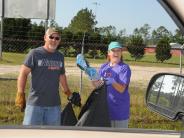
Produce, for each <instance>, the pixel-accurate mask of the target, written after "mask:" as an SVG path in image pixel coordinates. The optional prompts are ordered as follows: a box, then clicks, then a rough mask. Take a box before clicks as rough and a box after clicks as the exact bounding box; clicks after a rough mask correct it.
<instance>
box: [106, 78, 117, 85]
mask: <svg viewBox="0 0 184 138" xmlns="http://www.w3.org/2000/svg"><path fill="white" fill-rule="evenodd" d="M113 83H116V81H115V80H114V79H113V78H105V84H106V85H112V84H113Z"/></svg>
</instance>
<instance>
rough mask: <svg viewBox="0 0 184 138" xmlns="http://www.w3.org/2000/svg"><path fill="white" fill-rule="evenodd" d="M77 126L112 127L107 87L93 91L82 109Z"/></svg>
mask: <svg viewBox="0 0 184 138" xmlns="http://www.w3.org/2000/svg"><path fill="white" fill-rule="evenodd" d="M76 126H91V127H110V126H111V124H110V119H109V112H108V105H107V93H106V85H103V86H101V87H100V88H97V89H95V90H94V91H92V93H91V94H90V96H89V97H88V99H87V101H86V103H85V105H84V106H83V107H82V109H81V112H80V114H79V117H78V122H77V124H76Z"/></svg>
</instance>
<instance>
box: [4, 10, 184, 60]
mask: <svg viewBox="0 0 184 138" xmlns="http://www.w3.org/2000/svg"><path fill="white" fill-rule="evenodd" d="M97 23H98V22H97V21H96V18H95V15H94V14H93V12H92V10H89V9H88V8H85V9H81V10H80V11H78V13H77V14H76V15H75V16H74V17H73V19H72V20H71V22H70V24H69V25H68V26H67V27H61V26H59V25H58V24H57V23H56V22H55V21H54V20H51V21H50V23H49V26H54V27H56V28H57V29H58V30H60V32H61V37H62V41H61V44H60V48H59V49H60V50H61V51H62V52H63V53H64V54H65V56H76V54H78V53H79V52H80V51H81V45H82V41H83V40H84V44H85V49H84V50H85V52H84V53H87V56H88V57H95V58H98V57H104V56H105V55H106V52H107V45H108V43H110V42H111V41H119V42H120V43H122V44H123V45H124V46H125V47H126V48H127V51H128V52H129V53H130V55H131V57H132V58H134V59H135V60H139V59H141V58H142V57H143V56H144V48H145V47H146V46H147V45H156V46H157V47H156V59H157V60H158V61H161V62H163V61H164V60H167V59H169V58H171V54H170V50H171V47H170V45H169V43H170V42H177V43H179V44H183V43H184V37H183V35H182V33H181V32H180V31H179V29H176V30H175V32H174V33H172V32H171V31H169V30H167V29H166V28H165V27H164V26H159V27H158V28H156V29H153V30H152V31H151V26H150V25H149V24H144V25H143V26H141V27H139V28H135V29H134V31H133V33H132V34H130V35H127V34H126V29H125V28H123V29H121V30H120V31H117V29H116V27H115V26H112V25H109V26H105V27H96V25H97ZM3 26H4V28H3V30H4V31H3V36H4V39H3V51H6V52H28V51H29V50H30V49H31V48H34V47H38V46H40V45H42V44H43V36H44V32H45V22H43V21H41V22H40V23H39V24H38V23H35V22H31V20H30V19H9V18H5V19H4V21H3Z"/></svg>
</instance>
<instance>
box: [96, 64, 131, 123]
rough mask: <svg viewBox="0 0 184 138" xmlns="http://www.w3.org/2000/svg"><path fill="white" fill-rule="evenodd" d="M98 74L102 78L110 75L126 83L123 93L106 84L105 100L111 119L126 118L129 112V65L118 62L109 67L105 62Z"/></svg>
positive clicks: (117, 80)
mask: <svg viewBox="0 0 184 138" xmlns="http://www.w3.org/2000/svg"><path fill="white" fill-rule="evenodd" d="M99 74H100V76H101V77H103V78H104V79H105V78H109V77H111V78H114V80H115V81H116V82H118V83H120V84H125V85H127V87H126V89H125V91H124V92H123V93H120V92H118V91H117V90H116V89H115V88H114V87H113V86H112V85H108V86H107V101H108V107H109V114H110V119H111V120H126V119H128V118H129V114H130V96H129V92H128V87H129V82H130V77H131V70H130V67H129V66H128V65H127V64H125V63H123V62H119V63H118V64H117V65H115V66H114V67H111V66H110V65H109V63H105V64H103V65H102V66H101V68H100V70H99Z"/></svg>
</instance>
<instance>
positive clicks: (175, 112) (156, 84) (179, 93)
mask: <svg viewBox="0 0 184 138" xmlns="http://www.w3.org/2000/svg"><path fill="white" fill-rule="evenodd" d="M146 104H147V106H148V108H149V109H151V110H153V111H155V112H157V113H159V114H161V115H163V116H165V117H166V118H168V119H171V120H177V119H182V120H183V119H184V118H183V116H184V76H182V75H178V74H170V73H159V74H156V75H155V76H153V77H152V79H151V80H150V82H149V85H148V88H147V91H146Z"/></svg>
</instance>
